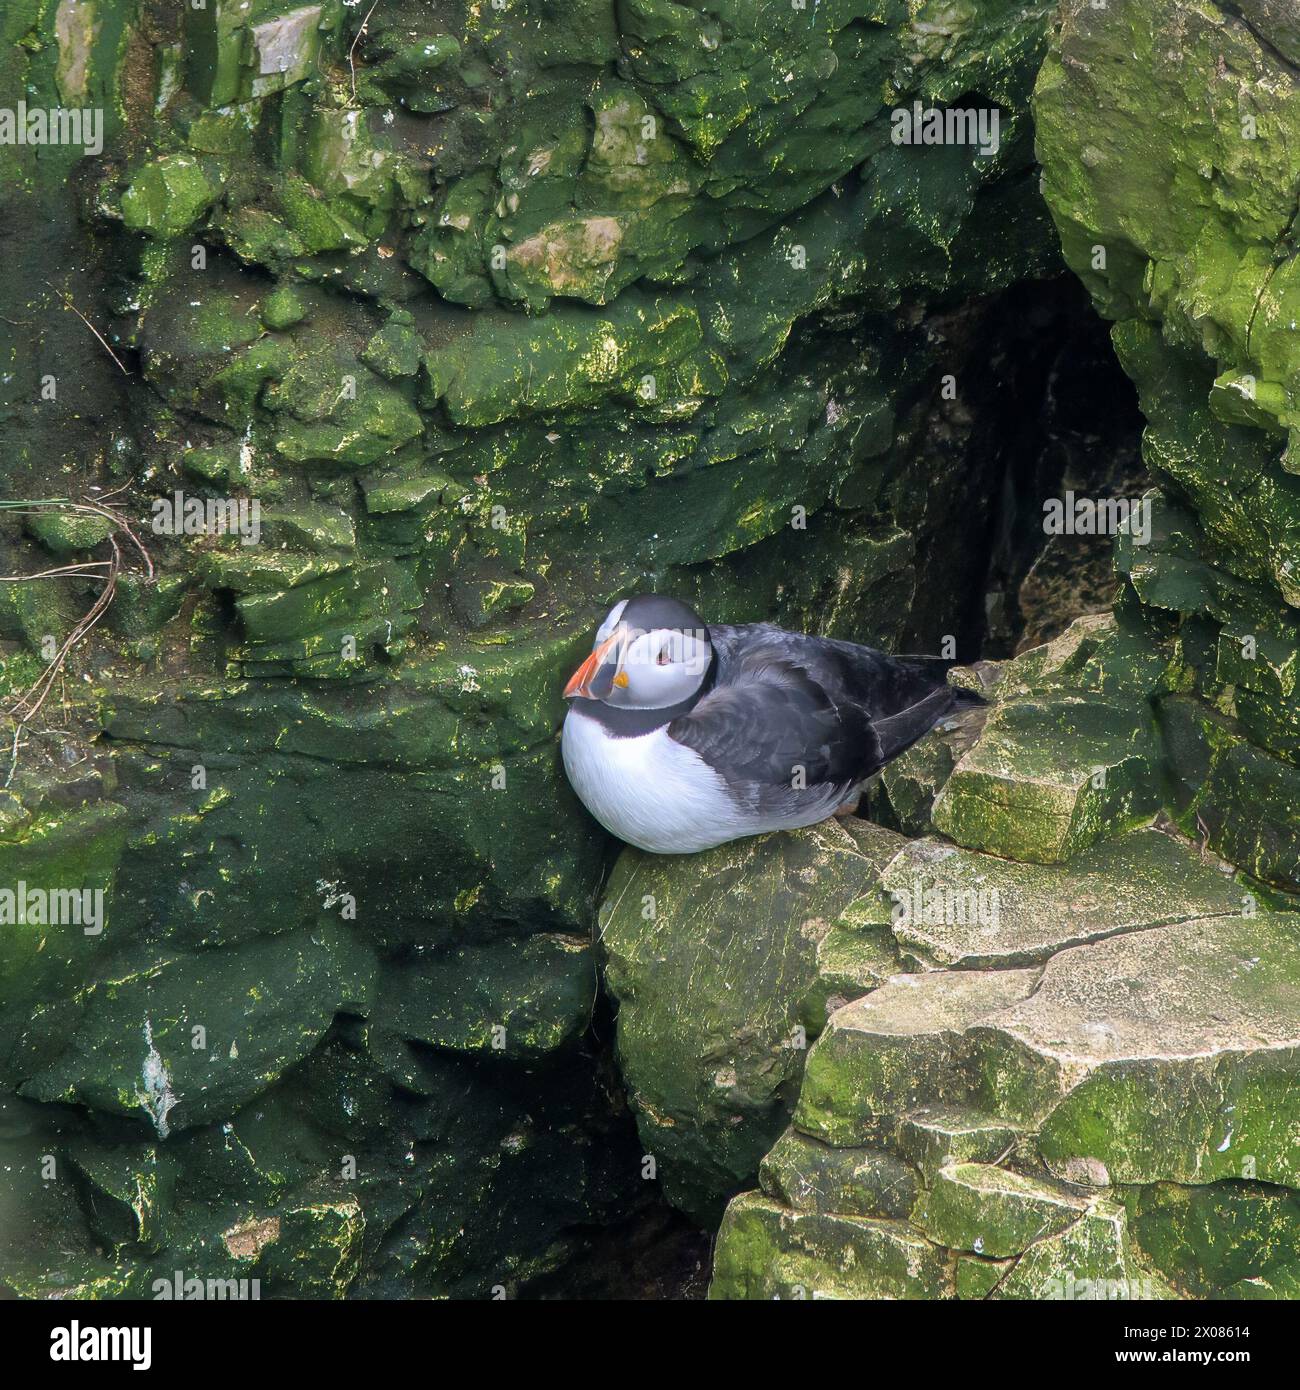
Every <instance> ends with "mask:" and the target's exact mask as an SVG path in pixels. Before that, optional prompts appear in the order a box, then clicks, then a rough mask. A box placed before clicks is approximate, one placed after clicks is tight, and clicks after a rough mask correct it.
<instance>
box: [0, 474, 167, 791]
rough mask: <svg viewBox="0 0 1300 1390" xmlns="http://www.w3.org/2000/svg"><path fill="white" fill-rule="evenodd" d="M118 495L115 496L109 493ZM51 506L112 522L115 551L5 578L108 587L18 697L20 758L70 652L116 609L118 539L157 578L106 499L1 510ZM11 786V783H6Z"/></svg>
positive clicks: (1, 505) (48, 501) (27, 511)
mask: <svg viewBox="0 0 1300 1390" xmlns="http://www.w3.org/2000/svg"><path fill="white" fill-rule="evenodd" d="M123 490H124V489H123V488H117V489H115V490H114V492H115V493H116V492H121V491H123ZM110 495H114V494H110ZM51 508H56V509H58V510H61V511H70V512H79V513H81V514H83V515H89V516H99V517H103V518H105V519H106V520H107V521H109V522H110V523H111V524H112V527H113V530H112V531H111V532H110V534H109V535H108V537H107V538H106V539H107V541H108V545H109V547H110V549H111V551H112V554H111V556H110V557H109V558H108V559H107V560H83V561H77V562H76V563H73V564H68V565H56V566H54V567H52V568H51V569H47V570H38V571H36V572H35V573H33V574H18V575H0V583H10V584H15V583H26V582H27V581H29V580H34V579H65V578H79V579H95V580H100V581H102V583H103V586H104V587H103V588H102V589H101V590H100V591H99V594H98V595H97V597H96V598H95V601H94V602H93V603H92V604H91V605H90V607H89V608H88V609H87V610H86V611H85V612H84V613H83V614H82V615H81V617H80V619H78V621H77V622H76V623H75V624H74V626H73V628H72V631H71V632H70V633H69V634H68V636H67V637H66V638H65V639H64V641H63V643H62V645H61V646H60V647H59V648H58V650H57V651H56V652H55V653H54V656H53V657H52V659H51V660H50V661H49V663H48V664H47V666H46V667H45V670H44V671H42V672H41V674H40V675H39V676H38V677H37V678H36V680H35V681H33V682H32V684H31V685H30V686H28V687H27V689H26V690H24V691H22V692H21V694H19V695H17V696H15V697H14V699H13V701H12V703H11V704H10V706H9V708H8V710H7V711H6V712H7V713H8V714H9V716H10V718H12V719H13V720H14V721H15V725H16V728H15V732H14V759H15V761H16V759H17V750H18V739H19V735H20V734H21V732H22V729H23V728H24V726H26V725H27V724H29V723H30V722H31V721H32V720H33V719H35V718H36V716H37V715H38V714H39V713H40V711H41V708H42V706H43V705H44V704H45V702H46V700H47V699H48V698H49V695H50V692H51V691H52V690H53V689H54V682H55V681H56V680H58V679H61V677H62V675H63V667H64V663H65V662H66V661H67V659H68V656H69V654H70V653H71V652H72V651H73V650H74V649H75V648H76V647H77V646H78V644H80V643H81V642H83V641H84V640H85V638H86V637H87V635H88V634H89V633H90V631H91V629H92V628H93V627H94V626H95V625H96V623H98V622H99V620H100V619H101V618H102V617H103V616H104V614H105V613H107V612H108V610H109V607H110V606H111V605H112V602H113V598H114V596H115V595H116V593H117V582H118V578H119V576H120V575H121V573H122V571H123V569H124V564H123V560H122V547H121V546H120V545H119V544H118V537H119V535H124V536H126V537H127V539H128V540H129V541H130V542H131V544H132V545H133V546H134V547H135V549H136V550H137V551H138V552H139V554H140V556H141V558H142V559H143V561H144V570H145V573H146V575H147V576H148V577H149V578H150V579H152V578H153V575H154V567H153V560H152V558H151V557H150V555H149V552H148V551H147V550H146V549H145V547H144V543H143V542H142V541H141V540H140V537H139V536H137V535H136V533H135V530H134V529H133V527H132V525H131V522H130V520H129V519H128V518H127V517H126V516H125V515H124V514H123V513H122V512H120V511H118V510H117V509H116V508H115V507H113V506H110V505H109V504H107V503H106V502H103V501H93V500H83V501H75V502H74V501H72V500H71V499H69V498H62V497H59V498H53V497H51V498H41V499H40V500H38V501H27V500H22V501H6V502H0V510H3V511H9V512H13V513H16V514H17V515H20V516H23V515H34V514H40V513H41V512H43V511H46V510H48V509H51ZM9 776H10V777H12V776H13V767H12V766H11V767H10V769H9ZM6 785H7V782H6Z"/></svg>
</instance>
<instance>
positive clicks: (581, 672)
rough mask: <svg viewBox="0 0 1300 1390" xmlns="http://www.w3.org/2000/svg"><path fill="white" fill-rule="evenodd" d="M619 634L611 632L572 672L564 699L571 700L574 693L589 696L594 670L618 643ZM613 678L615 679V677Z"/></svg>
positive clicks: (597, 669) (594, 674) (598, 667)
mask: <svg viewBox="0 0 1300 1390" xmlns="http://www.w3.org/2000/svg"><path fill="white" fill-rule="evenodd" d="M619 635H620V634H619V633H618V631H617V630H615V631H614V632H612V633H611V634H610V635H609V636H608V637H606V638H605V640H604V641H603V642H602V643H601V644H600V646H598V647H597V648H596V650H595V651H594V652H592V654H591V655H590V656H589V657H588V658H587V659H586V661H584V662H583V663H582V665H581V666H579V667H578V669H577V670H576V671H575V672H574V673H573V675H572V676H571V677H570V679H569V683H568V685H566V686H565V687H564V698H565V699H566V700H571V699H572V698H573V697H574V696H575V695H581V696H583V697H584V698H586V699H590V698H591V682H592V681H593V680H594V679H595V677H596V672H597V671H599V670H600V668H601V665H602V664H603V662H604V660H605V658H606V657H607V656H608V655H609V653H610V652H611V651H612V650H613V648H614V647H615V646H616V645H617V644H618V639H619ZM615 679H616V680H617V677H615Z"/></svg>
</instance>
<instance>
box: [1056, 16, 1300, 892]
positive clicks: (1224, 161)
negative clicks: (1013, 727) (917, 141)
mask: <svg viewBox="0 0 1300 1390" xmlns="http://www.w3.org/2000/svg"><path fill="white" fill-rule="evenodd" d="M1283 8H1284V7H1279V6H1276V5H1273V4H1270V3H1260V4H1252V5H1249V6H1240V7H1233V6H1228V7H1224V8H1223V9H1222V10H1219V9H1217V8H1215V7H1214V6H1211V7H1210V8H1208V9H1204V8H1198V7H1196V6H1194V5H1190V4H1187V3H1184V0H1157V3H1155V4H1154V5H1146V4H1142V3H1138V0H1122V3H1118V4H1114V3H1112V4H1108V6H1107V8H1106V11H1105V12H1104V13H1102V12H1100V11H1097V10H1094V9H1092V8H1091V7H1090V6H1089V5H1088V4H1087V3H1085V0H1069V3H1067V4H1065V5H1064V6H1063V7H1062V11H1061V28H1060V32H1059V34H1058V35H1057V36H1056V38H1055V39H1054V41H1053V45H1052V47H1051V49H1050V51H1049V53H1048V56H1047V59H1046V62H1045V63H1044V66H1043V69H1042V72H1041V73H1040V75H1039V79H1038V84H1037V89H1036V94H1035V110H1036V114H1037V118H1038V124H1037V129H1036V140H1037V147H1038V153H1039V158H1040V160H1041V162H1042V165H1043V171H1044V176H1043V191H1044V195H1045V196H1046V198H1047V201H1048V204H1049V206H1050V207H1051V209H1052V214H1053V216H1054V218H1055V220H1056V223H1057V226H1058V229H1059V231H1060V234H1061V241H1062V247H1063V250H1064V252H1065V255H1066V258H1067V260H1068V261H1069V263H1070V265H1071V266H1072V268H1073V269H1074V270H1075V271H1076V272H1077V273H1078V274H1079V276H1080V278H1081V279H1082V280H1083V282H1084V283H1085V284H1086V285H1087V287H1088V289H1089V290H1090V291H1091V293H1092V295H1093V298H1094V301H1095V303H1096V304H1097V306H1098V308H1099V309H1100V310H1101V312H1102V313H1103V314H1105V315H1106V316H1107V317H1108V318H1112V319H1114V320H1115V321H1116V322H1115V327H1114V330H1113V337H1114V341H1115V344H1116V348H1117V350H1118V352H1119V356H1120V360H1121V362H1122V364H1123V366H1124V367H1125V370H1126V371H1127V372H1128V373H1129V375H1130V376H1131V377H1132V378H1133V380H1134V383H1135V384H1136V386H1137V389H1138V394H1139V397H1140V401H1141V406H1142V412H1143V414H1144V415H1145V417H1146V419H1147V422H1148V423H1147V428H1146V434H1145V439H1144V448H1143V453H1144V456H1145V458H1146V460H1147V462H1148V464H1149V466H1150V468H1151V471H1152V476H1153V478H1154V480H1155V481H1156V483H1157V485H1158V487H1159V489H1160V492H1159V494H1158V496H1157V498H1156V504H1157V505H1156V514H1155V518H1154V520H1155V524H1154V526H1153V528H1152V534H1151V536H1150V538H1149V542H1148V543H1147V544H1145V545H1139V544H1134V543H1133V538H1125V539H1124V542H1123V543H1122V544H1121V546H1120V548H1119V569H1120V572H1121V574H1123V575H1124V576H1125V582H1126V586H1127V587H1128V589H1129V590H1130V592H1131V595H1132V598H1133V599H1134V601H1135V602H1134V603H1133V604H1132V606H1133V607H1134V609H1135V610H1140V609H1141V608H1142V607H1145V608H1146V609H1147V610H1148V611H1149V612H1150V613H1151V614H1152V615H1153V617H1154V616H1156V615H1159V618H1158V621H1160V622H1161V623H1162V624H1163V625H1164V626H1165V627H1166V630H1168V626H1169V624H1170V623H1171V622H1172V623H1174V624H1176V627H1177V634H1178V637H1177V640H1178V643H1179V647H1180V651H1181V656H1182V663H1181V672H1180V679H1179V681H1178V683H1177V690H1176V691H1166V692H1163V693H1162V701H1161V703H1162V710H1161V719H1162V730H1163V732H1164V733H1165V734H1166V749H1167V753H1168V756H1169V757H1170V760H1171V761H1172V763H1173V766H1174V774H1175V778H1176V782H1177V786H1176V800H1177V810H1178V813H1179V819H1180V822H1181V823H1182V824H1183V826H1184V828H1185V829H1187V830H1188V832H1189V833H1192V834H1196V835H1197V836H1198V837H1201V838H1203V839H1204V840H1205V841H1206V842H1207V844H1208V845H1209V847H1210V848H1211V849H1213V850H1214V851H1216V852H1217V853H1219V854H1221V855H1223V856H1224V857H1225V858H1228V859H1230V860H1232V861H1233V862H1234V863H1237V864H1240V865H1241V866H1242V867H1244V868H1247V869H1248V870H1249V871H1250V872H1251V873H1252V874H1254V875H1256V876H1257V877H1259V878H1261V879H1264V880H1265V881H1267V882H1270V883H1273V884H1275V885H1277V886H1279V887H1282V888H1285V889H1289V890H1292V891H1294V890H1295V889H1296V887H1297V886H1300V877H1297V875H1298V873H1300V869H1298V867H1297V859H1298V856H1300V826H1298V824H1297V821H1296V817H1295V815H1294V806H1295V798H1294V791H1293V789H1292V788H1291V785H1290V778H1291V777H1292V776H1293V774H1294V772H1295V770H1296V768H1297V765H1300V748H1298V747H1297V744H1296V740H1295V727H1296V708H1295V705H1294V694H1293V691H1292V689H1291V686H1292V680H1293V678H1292V674H1291V673H1292V671H1293V668H1294V666H1295V661H1296V653H1297V652H1300V622H1298V620H1297V613H1296V607H1297V604H1300V586H1297V584H1296V574H1297V572H1298V569H1297V567H1298V566H1300V492H1298V491H1297V487H1296V474H1297V471H1298V469H1297V461H1296V460H1297V445H1296V441H1297V440H1298V439H1300V434H1298V433H1297V425H1298V424H1300V414H1298V413H1297V400H1298V399H1300V398H1298V397H1297V390H1298V389H1300V353H1297V349H1296V343H1295V334H1294V331H1293V330H1292V328H1291V326H1290V325H1291V323H1292V321H1293V319H1294V317H1295V316H1294V311H1293V305H1292V301H1293V300H1294V297H1295V286H1294V280H1295V262H1294V258H1290V259H1288V255H1289V251H1288V248H1289V246H1290V241H1289V238H1290V235H1291V232H1292V229H1293V223H1294V220H1295V199H1294V190H1293V186H1292V185H1293V182H1294V181H1293V179H1292V176H1291V168H1290V162H1289V159H1288V157H1287V154H1286V150H1287V146H1288V142H1289V141H1290V140H1291V139H1292V137H1293V136H1294V133H1295V131H1296V130H1297V129H1300V83H1298V82H1297V78H1296V72H1295V68H1294V62H1293V54H1292V49H1293V48H1294V28H1295V25H1294V19H1293V18H1292V17H1288V16H1287V15H1286V14H1284V13H1283ZM1207 64H1208V65H1209V66H1208V67H1207V66H1206V65H1207ZM1171 113H1175V117H1174V118H1173V119H1171ZM1184 117H1186V119H1184ZM1211 168H1213V169H1214V170H1216V171H1217V175H1216V176H1217V177H1219V178H1221V180H1222V190H1221V196H1216V197H1215V198H1213V199H1210V200H1206V199H1205V198H1203V197H1202V196H1201V191H1200V190H1201V188H1202V185H1203V181H1204V177H1205V171H1206V170H1207V169H1211ZM1164 706H1169V708H1168V709H1166V708H1164ZM1196 725H1200V726H1201V727H1202V729H1205V728H1206V726H1209V725H1213V726H1215V733H1214V736H1213V738H1208V737H1207V738H1206V739H1205V741H1204V743H1203V744H1202V747H1203V749H1204V752H1205V756H1204V757H1198V758H1196V759H1195V760H1192V761H1189V759H1188V756H1187V755H1188V753H1189V751H1190V749H1189V742H1190V741H1191V740H1190V739H1189V734H1190V732H1191V728H1189V726H1191V727H1195V726H1196ZM1211 745H1212V751H1211Z"/></svg>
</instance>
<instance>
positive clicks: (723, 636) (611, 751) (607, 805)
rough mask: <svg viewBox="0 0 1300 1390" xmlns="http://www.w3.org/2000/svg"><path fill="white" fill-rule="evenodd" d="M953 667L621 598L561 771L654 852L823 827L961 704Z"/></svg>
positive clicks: (656, 600)
mask: <svg viewBox="0 0 1300 1390" xmlns="http://www.w3.org/2000/svg"><path fill="white" fill-rule="evenodd" d="M955 664H956V663H955V662H952V661H949V660H946V659H944V658H940V657H916V656H890V655H888V654H887V653H885V652H881V651H877V650H875V649H874V648H872V647H865V646H860V645H858V644H857V643H855V642H842V641H837V640H835V639H833V638H830V637H813V636H808V635H805V634H804V633H800V632H787V631H785V630H784V629H783V628H780V627H777V626H775V625H774V624H772V623H746V624H740V625H731V624H721V623H715V624H713V625H711V626H710V625H706V624H705V623H704V621H703V620H702V619H701V618H700V616H699V615H698V614H697V613H696V612H695V611H694V610H693V609H692V608H690V607H689V606H688V605H687V604H685V603H682V602H680V601H679V600H677V599H675V598H670V597H668V596H666V595H663V594H636V595H634V596H633V597H631V598H626V599H623V600H622V601H621V602H619V603H617V604H615V605H614V607H613V608H612V609H610V611H609V613H608V614H607V615H606V617H605V620H604V622H602V623H601V625H600V627H599V629H598V630H597V632H596V639H595V641H594V642H593V643H592V648H591V655H590V656H588V657H587V659H586V660H585V661H584V662H583V663H582V665H581V666H579V667H578V669H577V670H576V671H575V672H574V673H573V676H572V678H571V679H570V681H569V683H568V684H567V685H566V686H565V687H564V698H565V699H566V700H567V701H568V702H569V704H568V712H567V714H566V715H565V719H564V727H563V730H562V732H561V736H560V740H561V749H562V755H563V760H564V770H565V773H566V775H567V776H568V779H569V782H570V784H571V785H572V787H573V789H574V791H575V792H576V793H577V795H578V798H579V800H580V801H581V802H582V803H583V805H584V806H586V808H587V810H588V811H590V812H591V814H592V815H593V816H594V817H595V818H596V819H597V820H598V821H599V822H600V823H601V825H603V826H604V827H605V829H606V830H608V831H609V832H610V833H611V834H612V835H615V836H617V837H618V838H619V839H620V840H624V841H626V842H627V843H628V844H630V845H635V846H636V847H637V848H638V849H643V850H647V851H649V852H650V853H652V854H694V853H697V852H698V851H700V850H705V849H712V848H713V847H714V846H716V845H721V844H725V843H727V842H728V841H730V840H738V839H743V838H744V837H746V836H749V835H761V834H765V833H766V832H768V831H773V830H791V829H795V828H797V827H799V826H805V825H814V824H816V823H817V822H818V821H821V820H825V819H826V818H827V817H828V816H832V815H836V814H839V815H846V814H851V813H852V812H853V811H854V810H856V808H857V802H858V798H859V795H860V792H861V788H862V784H863V783H864V782H865V781H866V780H867V779H868V778H869V777H871V776H872V774H873V773H875V772H877V771H879V769H880V768H882V767H883V766H884V765H885V764H886V763H887V762H889V761H890V759H892V758H896V757H897V756H898V755H899V754H900V753H902V752H903V751H904V750H905V749H908V748H910V747H911V746H912V744H914V743H915V742H916V741H917V739H919V738H921V737H923V736H924V735H925V734H926V733H928V732H929V731H930V730H931V729H932V728H934V726H935V725H936V724H937V723H939V721H940V720H942V719H943V718H945V717H946V716H947V715H949V714H951V713H952V712H953V711H954V710H958V709H961V708H963V707H966V706H971V705H982V704H983V703H984V701H983V700H982V699H981V698H980V696H979V695H977V694H976V693H975V692H974V691H971V690H965V689H962V688H960V687H957V686H952V685H949V684H948V681H947V672H948V670H949V669H950V668H951V667H952V666H954V665H955Z"/></svg>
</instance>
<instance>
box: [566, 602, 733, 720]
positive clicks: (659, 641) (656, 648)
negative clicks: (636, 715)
mask: <svg viewBox="0 0 1300 1390" xmlns="http://www.w3.org/2000/svg"><path fill="white" fill-rule="evenodd" d="M712 674H713V644H712V643H711V642H710V640H709V629H708V628H707V627H706V626H705V625H704V621H703V619H702V618H701V617H700V615H699V614H698V613H696V612H695V610H694V609H692V608H688V607H687V606H686V604H684V603H681V602H680V601H679V600H677V599H675V598H667V597H665V596H664V595H663V594H636V595H635V596H634V597H632V598H627V599H624V600H623V601H622V602H621V603H617V604H615V605H614V607H613V608H611V609H610V611H609V613H608V615H607V616H606V618H605V621H604V622H603V623H601V625H600V628H599V630H598V631H597V633H596V640H595V642H594V643H593V644H592V648H591V655H590V656H589V657H588V658H587V659H586V661H584V662H583V663H582V665H581V666H579V667H578V669H577V670H576V671H575V672H574V673H573V679H572V680H571V681H570V682H569V683H568V685H566V686H565V687H564V695H565V698H566V699H569V700H572V699H583V700H599V701H601V702H602V703H603V704H606V705H612V706H614V707H615V708H620V709H643V710H668V709H672V711H673V713H674V715H675V714H678V713H682V712H684V710H685V709H688V708H689V707H690V706H691V705H692V704H694V702H695V701H696V700H697V699H698V698H699V696H700V695H701V694H702V693H703V691H704V690H705V689H706V688H707V684H708V682H709V680H710V679H711V677H712Z"/></svg>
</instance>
